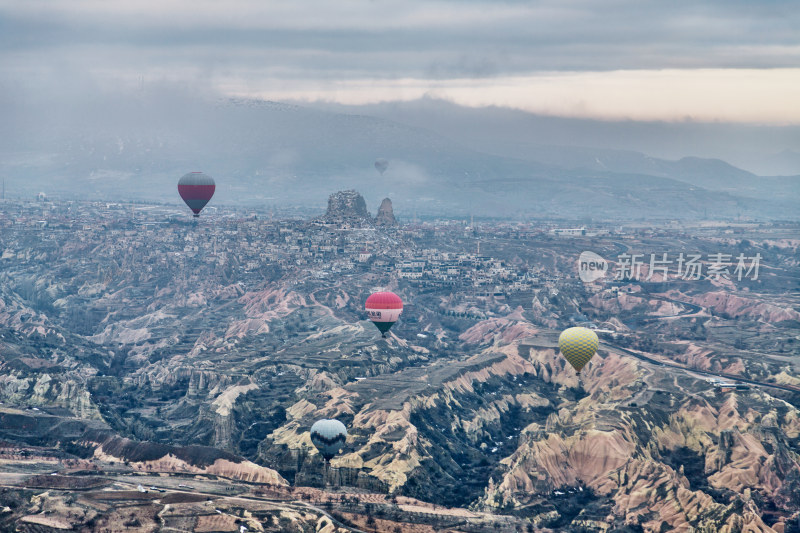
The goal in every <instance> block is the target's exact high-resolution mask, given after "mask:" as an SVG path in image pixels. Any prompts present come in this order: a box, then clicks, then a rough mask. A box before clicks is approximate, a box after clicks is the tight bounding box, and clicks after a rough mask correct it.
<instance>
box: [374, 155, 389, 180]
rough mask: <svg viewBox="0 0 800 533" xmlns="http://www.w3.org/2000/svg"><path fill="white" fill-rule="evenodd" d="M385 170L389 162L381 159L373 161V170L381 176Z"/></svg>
mask: <svg viewBox="0 0 800 533" xmlns="http://www.w3.org/2000/svg"><path fill="white" fill-rule="evenodd" d="M387 168H389V161H387V160H386V159H383V158H380V159H376V160H375V170H377V171H378V172H380V173H381V176H383V173H384V172H386V169H387Z"/></svg>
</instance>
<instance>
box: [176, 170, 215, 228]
mask: <svg viewBox="0 0 800 533" xmlns="http://www.w3.org/2000/svg"><path fill="white" fill-rule="evenodd" d="M216 188H217V187H216V185H215V184H214V178H212V177H211V176H209V175H208V174H203V173H202V172H189V173H188V174H185V175H184V176H183V177H182V178H181V179H180V181H178V194H180V195H181V198H183V201H184V202H186V205H188V206H189V209H191V210H192V212H193V213H194V216H196V217H199V216H200V211H202V210H203V208H204V207H205V206H206V204H207V203H208V201H209V200H211V197H212V196H214V190H215V189H216Z"/></svg>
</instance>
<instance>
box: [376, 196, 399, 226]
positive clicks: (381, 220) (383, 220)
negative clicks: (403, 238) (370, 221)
mask: <svg viewBox="0 0 800 533" xmlns="http://www.w3.org/2000/svg"><path fill="white" fill-rule="evenodd" d="M375 224H377V225H378V226H395V225H397V219H395V218H394V210H393V209H392V200H390V199H389V198H384V199H383V201H382V202H381V206H380V207H379V208H378V215H377V216H376V217H375Z"/></svg>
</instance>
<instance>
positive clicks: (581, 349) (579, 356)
mask: <svg viewBox="0 0 800 533" xmlns="http://www.w3.org/2000/svg"><path fill="white" fill-rule="evenodd" d="M599 344H600V341H599V340H598V338H597V333H595V332H594V331H592V330H590V329H589V328H569V329H565V330H564V331H562V332H561V335H559V336H558V349H559V350H561V354H562V355H563V356H564V358H565V359H566V360H567V361H569V364H571V365H572V366H573V368H575V371H576V372H578V374H580V373H581V369H582V368H583V367H584V365H586V363H588V362H589V359H591V358H592V356H594V354H595V352H597V346H598V345H599Z"/></svg>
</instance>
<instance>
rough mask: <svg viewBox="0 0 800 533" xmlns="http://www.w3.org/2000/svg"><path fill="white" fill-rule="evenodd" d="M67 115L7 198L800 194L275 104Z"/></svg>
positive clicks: (631, 211) (784, 182)
mask: <svg viewBox="0 0 800 533" xmlns="http://www.w3.org/2000/svg"><path fill="white" fill-rule="evenodd" d="M156 111H158V112H159V113H156ZM74 120H75V123H74V126H71V127H66V126H64V125H61V126H58V125H52V124H51V125H50V126H47V127H45V126H43V125H40V127H42V128H45V133H44V134H43V135H42V136H41V137H37V136H35V135H31V134H30V132H29V134H27V135H26V134H25V133H23V134H21V136H20V138H21V139H24V141H23V140H20V141H19V142H18V144H17V148H16V149H15V150H13V151H11V152H8V153H6V154H5V156H4V158H3V161H2V163H0V172H2V173H3V174H4V175H5V176H7V179H6V185H7V191H8V194H10V195H18V194H21V193H23V192H24V194H26V195H33V194H35V193H37V192H39V190H42V191H45V192H52V193H53V194H56V195H60V196H68V197H76V198H78V197H89V198H100V199H107V200H115V201H118V200H125V199H138V200H147V201H157V202H166V203H177V202H178V199H177V195H176V194H175V180H176V179H177V176H180V175H182V174H183V173H185V172H187V171H190V170H203V171H205V172H207V173H209V174H210V175H212V176H214V177H215V178H216V180H217V193H216V196H215V198H214V199H213V201H212V204H211V205H212V206H213V205H214V203H219V204H245V205H260V206H264V205H271V204H275V203H292V204H296V205H305V206H320V207H321V206H322V205H324V201H325V199H326V193H323V192H322V191H329V190H332V189H348V188H355V189H358V190H359V191H362V193H363V194H365V195H366V196H367V197H368V198H370V202H373V203H377V202H378V201H379V199H380V198H384V197H387V196H389V197H391V198H392V199H393V201H394V203H395V206H396V208H397V210H398V212H400V213H402V214H403V216H406V217H409V216H410V215H411V214H412V212H413V211H414V210H419V211H421V212H423V213H458V214H463V213H476V214H483V215H497V214H500V213H507V212H509V210H511V211H512V212H517V213H520V214H524V213H527V214H537V215H542V214H545V215H552V216H568V217H576V216H586V215H587V214H588V215H589V216H596V217H606V218H636V217H641V216H649V215H652V216H660V217H669V218H681V217H698V216H709V217H736V216H740V215H744V216H751V217H762V218H764V217H766V218H776V217H777V218H781V217H783V218H793V217H795V216H796V215H797V209H796V202H795V200H800V180H792V179H788V178H786V179H783V178H780V179H779V178H773V179H767V178H756V177H755V176H753V175H752V174H749V173H747V172H745V171H742V170H740V169H736V168H735V167H732V166H730V165H727V164H725V163H724V162H721V161H711V160H702V159H698V158H685V159H682V160H680V161H664V160H658V159H655V158H650V157H647V156H644V155H642V154H637V153H634V152H610V151H607V150H605V151H602V150H601V151H596V150H584V149H573V148H565V147H561V148H549V147H539V148H536V147H531V146H523V147H521V149H519V150H511V151H510V153H511V155H514V157H508V155H509V154H508V153H506V155H502V154H501V155H492V154H491V153H483V152H481V151H478V150H475V149H474V148H473V149H471V148H468V147H465V146H463V145H461V144H459V143H457V142H454V141H452V140H449V139H448V138H446V137H444V136H442V135H439V134H436V133H434V132H432V131H427V130H424V129H422V128H417V127H410V126H406V125H403V124H400V123H397V122H392V121H388V120H385V119H380V118H374V117H369V116H363V115H352V114H343V113H332V112H329V111H324V110H319V109H311V108H304V107H301V106H293V105H289V104H280V103H273V102H257V101H247V100H244V101H242V100H236V101H231V102H217V103H214V104H211V103H204V102H202V101H200V102H199V103H198V102H197V101H188V102H179V103H177V104H176V105H175V106H173V108H170V109H167V110H164V109H163V108H161V107H159V106H156V105H155V104H153V103H152V102H148V101H141V102H140V103H139V104H138V107H137V106H136V105H132V104H129V105H128V106H126V107H124V108H122V109H114V110H112V111H111V112H110V113H109V116H108V117H106V118H102V117H97V116H94V117H93V118H92V119H91V120H89V119H87V120H81V119H79V118H75V119H74ZM476 127H480V125H479V124H476ZM32 128H33V131H38V130H36V127H34V126H32ZM486 148H487V150H488V151H489V152H491V150H492V147H491V146H487V147H486ZM507 152H508V151H507ZM377 157H387V158H388V159H389V160H390V165H389V169H388V170H387V171H386V173H385V174H384V175H383V176H379V175H378V173H377V172H376V171H375V170H374V168H373V167H372V162H373V161H374V160H375V158H377ZM765 183H769V185H770V186H768V187H765V186H764V185H765ZM687 184H691V185H687ZM701 189H705V190H701ZM664 191H669V192H666V193H665V192H664ZM487 193H488V194H487Z"/></svg>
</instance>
